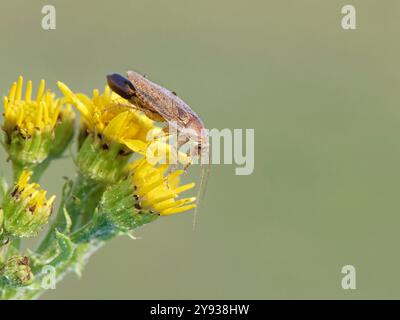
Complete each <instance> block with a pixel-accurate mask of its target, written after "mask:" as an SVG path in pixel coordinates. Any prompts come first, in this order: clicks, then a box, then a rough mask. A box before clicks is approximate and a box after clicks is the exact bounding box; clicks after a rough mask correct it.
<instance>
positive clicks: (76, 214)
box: [37, 174, 104, 253]
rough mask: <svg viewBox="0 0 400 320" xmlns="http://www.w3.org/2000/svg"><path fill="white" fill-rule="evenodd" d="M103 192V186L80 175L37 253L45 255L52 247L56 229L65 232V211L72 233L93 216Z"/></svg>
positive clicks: (62, 203) (64, 199) (61, 205)
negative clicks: (69, 219) (68, 217)
mask: <svg viewBox="0 0 400 320" xmlns="http://www.w3.org/2000/svg"><path fill="white" fill-rule="evenodd" d="M103 190H104V187H103V186H102V185H99V184H98V183H97V182H95V181H93V180H91V179H88V178H85V177H83V176H82V175H81V174H78V176H77V177H76V179H75V181H74V182H73V185H72V189H71V191H70V192H68V194H67V195H65V196H64V197H63V200H62V202H61V204H60V207H59V210H58V213H57V217H56V220H55V221H54V222H53V224H52V226H51V227H50V228H49V231H48V233H47V235H46V236H45V238H44V239H43V241H42V242H41V244H40V246H39V248H38V250H37V253H44V252H45V251H46V250H47V249H48V247H51V244H52V242H53V241H54V232H55V229H56V228H58V229H59V230H61V231H64V230H65V228H66V221H65V216H64V210H66V211H67V213H68V215H69V216H70V218H71V222H72V223H71V231H74V230H77V229H79V227H80V226H82V224H84V223H85V222H86V221H88V220H89V217H91V216H92V214H93V212H94V210H95V208H96V206H97V204H98V202H99V201H100V198H101V195H102V193H103Z"/></svg>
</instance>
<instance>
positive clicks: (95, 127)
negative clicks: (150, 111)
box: [58, 82, 154, 151]
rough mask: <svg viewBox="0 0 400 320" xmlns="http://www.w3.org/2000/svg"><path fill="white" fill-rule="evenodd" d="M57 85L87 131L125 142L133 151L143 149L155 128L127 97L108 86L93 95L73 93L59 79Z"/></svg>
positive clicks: (108, 139)
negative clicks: (71, 104)
mask: <svg viewBox="0 0 400 320" xmlns="http://www.w3.org/2000/svg"><path fill="white" fill-rule="evenodd" d="M58 87H59V88H60V90H61V91H62V93H63V94H64V95H65V97H67V99H69V101H71V103H73V104H74V105H75V106H76V108H77V109H78V110H79V112H80V113H81V115H82V122H83V125H84V127H86V128H87V130H88V131H89V132H91V133H93V134H95V135H97V134H100V135H102V136H104V137H105V139H106V141H107V142H117V143H120V144H122V145H125V146H127V147H128V148H129V149H131V150H132V151H139V150H145V148H146V142H147V140H146V137H147V134H148V133H149V131H150V130H152V129H154V123H153V121H152V120H150V119H149V118H147V117H146V116H145V115H144V114H143V113H141V112H140V111H138V110H135V109H133V108H132V106H131V105H130V104H129V103H127V101H126V100H124V99H122V98H121V97H119V96H118V95H116V94H115V93H113V92H111V90H110V89H109V88H108V87H106V88H105V90H104V92H103V93H99V91H98V90H93V96H92V98H89V97H88V96H86V95H84V94H75V93H73V92H72V91H71V90H70V89H69V88H68V87H67V86H66V85H65V84H64V83H62V82H58Z"/></svg>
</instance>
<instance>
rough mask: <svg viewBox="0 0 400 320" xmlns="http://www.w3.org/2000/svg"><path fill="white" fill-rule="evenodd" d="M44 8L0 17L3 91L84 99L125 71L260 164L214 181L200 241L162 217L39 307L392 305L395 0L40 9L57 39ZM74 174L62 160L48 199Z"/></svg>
mask: <svg viewBox="0 0 400 320" xmlns="http://www.w3.org/2000/svg"><path fill="white" fill-rule="evenodd" d="M45 4H48V2H47V1H27V0H25V1H21V0H17V1H1V3H0V12H1V13H0V39H1V41H0V50H1V56H2V58H1V59H0V91H1V94H5V93H6V92H7V91H8V88H9V87H10V84H11V83H12V81H15V80H16V79H17V76H18V75H19V74H23V75H24V76H25V78H31V79H32V80H34V81H35V82H34V83H35V84H36V85H37V84H38V81H39V79H40V78H45V79H46V80H47V81H48V84H49V85H50V87H52V88H53V89H54V90H56V84H55V82H56V81H57V80H62V81H64V82H65V83H67V84H68V85H69V86H70V87H71V88H72V89H73V90H80V91H84V92H87V93H90V92H91V90H92V88H95V87H101V88H102V87H103V86H104V85H105V75H106V74H108V73H110V72H119V73H123V72H125V71H126V70H128V69H134V70H137V71H140V72H142V73H146V74H147V75H148V76H149V78H150V79H152V80H154V81H156V82H158V83H160V84H163V85H164V86H166V87H167V88H170V89H171V90H175V91H177V92H178V94H179V95H180V96H181V97H182V98H183V99H184V100H186V101H187V102H189V104H190V105H191V106H192V107H193V108H194V109H195V110H196V111H197V112H198V114H199V115H200V116H201V117H202V118H203V120H204V122H205V123H206V126H207V127H209V128H220V129H222V128H254V129H255V130H256V132H255V138H256V139H255V140H256V154H255V172H254V173H253V175H250V176H235V174H234V168H235V166H233V165H218V166H217V165H216V166H213V168H212V174H211V179H210V181H209V187H208V190H207V197H206V200H205V201H204V203H203V207H202V209H201V210H200V215H199V219H198V224H197V229H196V231H195V232H193V231H192V218H193V217H192V214H182V215H176V216H173V217H168V218H162V219H159V220H158V221H157V222H155V223H153V224H150V225H147V226H146V227H144V228H141V229H139V230H137V231H136V232H135V235H136V236H139V237H142V239H140V240H136V241H133V240H130V239H129V238H128V237H124V238H122V237H121V238H118V239H116V240H114V241H112V242H111V243H109V244H108V245H107V246H106V247H104V248H103V249H102V250H101V251H99V252H98V253H97V254H95V256H94V257H93V258H92V259H91V261H90V263H89V264H88V266H87V268H86V270H85V272H84V275H83V278H82V279H80V280H79V279H77V277H76V276H75V275H70V276H68V277H67V278H66V279H65V280H64V281H63V282H61V283H60V284H58V286H57V289H56V290H53V291H49V292H48V293H46V294H45V295H44V297H43V298H45V299H55V298H57V299H83V298H88V299H106V298H107V299H152V298H154V299H160V298H161V299H164V298H165V299H166V298H168V299H177V298H179V299H194V298H195V299H198V298H208V299H214V298H219V299H242V298H252V299H280V298H288V299H300V298H301V299H309V298H319V299H325V298H341V299H356V298H357V299H358V298H377V299H380V298H389V299H390V298H400V250H399V249H398V248H399V245H400V233H399V229H400V197H399V194H400V104H399V101H400V95H399V84H400V83H399V80H400V70H399V68H398V66H399V56H400V45H399V40H398V31H399V28H400V2H399V1H397V0H386V1H374V0H362V1H361V0H347V1H320V0H302V1H295V0H291V1H289V0H269V1H267V0H260V1H256V0H249V1H232V0H219V1H215V0H214V1H211V0H202V1H191V0H190V1H188V0H171V1H162V0H152V1H144V0H142V1H135V0H129V1H122V0H114V1H99V0H96V1H94V0H91V1H61V0H52V1H51V4H53V5H55V7H56V10H57V29H56V30H54V31H44V30H42V28H41V19H42V14H41V8H42V6H43V5H45ZM345 4H352V5H354V6H355V7H356V10H357V30H355V31H345V30H343V29H342V28H341V24H340V23H341V17H342V14H341V8H342V6H343V5H345ZM5 158H6V156H5V154H4V152H3V150H2V151H1V168H2V171H3V172H6V173H7V175H8V176H10V173H9V171H8V170H9V164H8V163H6V161H5ZM194 171H196V170H194ZM192 174H193V176H192V177H193V179H195V178H196V177H197V175H196V174H195V173H192ZM73 175H74V167H73V164H72V161H71V159H64V160H60V161H58V162H56V163H54V164H53V166H52V167H51V169H50V170H49V171H48V172H47V174H46V175H45V177H44V180H43V182H42V184H43V185H44V186H45V187H46V188H48V189H49V190H51V191H52V192H53V193H54V192H57V193H59V191H60V189H61V184H62V182H63V180H62V176H73ZM346 264H351V265H354V266H355V267H356V269H357V289H356V290H347V291H346V290H343V289H342V288H341V279H342V276H343V275H342V274H341V268H342V266H343V265H346Z"/></svg>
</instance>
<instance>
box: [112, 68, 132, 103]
mask: <svg viewBox="0 0 400 320" xmlns="http://www.w3.org/2000/svg"><path fill="white" fill-rule="evenodd" d="M107 83H108V86H109V87H110V88H111V90H112V91H114V92H115V93H117V94H119V95H120V96H121V97H122V98H125V99H130V98H131V97H132V96H134V95H135V91H136V89H135V87H134V85H133V84H132V83H131V82H130V81H129V80H128V79H126V78H124V77H123V76H121V75H119V74H116V73H115V74H112V75H109V76H107Z"/></svg>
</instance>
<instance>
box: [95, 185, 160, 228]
mask: <svg viewBox="0 0 400 320" xmlns="http://www.w3.org/2000/svg"><path fill="white" fill-rule="evenodd" d="M99 208H100V209H99V211H100V213H102V214H104V215H105V216H106V217H107V220H108V221H109V222H110V223H111V224H112V225H113V226H114V227H115V228H116V229H118V230H119V231H121V232H128V231H130V230H132V229H135V228H137V227H139V226H141V225H143V224H146V223H149V222H152V221H154V220H155V219H157V218H158V217H159V214H156V213H154V212H152V211H150V210H148V209H144V208H142V207H141V206H140V204H139V197H138V196H137V195H136V194H135V187H134V185H133V184H132V183H131V181H130V179H129V178H128V179H125V180H124V181H122V182H120V183H118V184H115V185H112V186H110V187H108V188H107V190H106V191H105V192H104V194H103V196H102V199H101V201H100V206H99Z"/></svg>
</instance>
